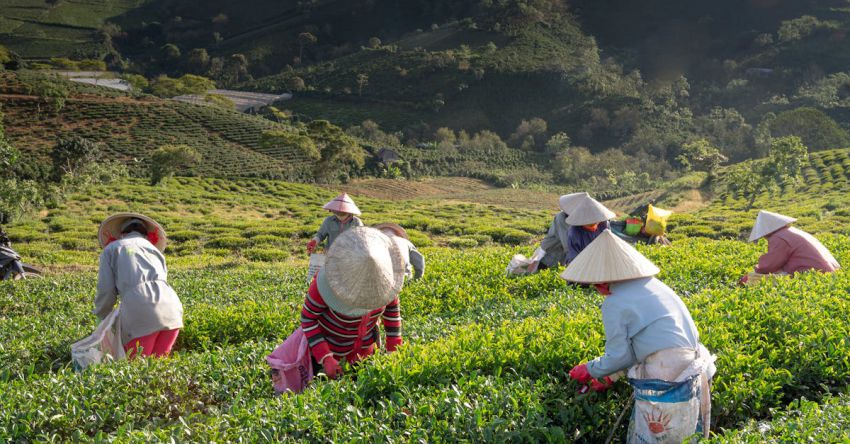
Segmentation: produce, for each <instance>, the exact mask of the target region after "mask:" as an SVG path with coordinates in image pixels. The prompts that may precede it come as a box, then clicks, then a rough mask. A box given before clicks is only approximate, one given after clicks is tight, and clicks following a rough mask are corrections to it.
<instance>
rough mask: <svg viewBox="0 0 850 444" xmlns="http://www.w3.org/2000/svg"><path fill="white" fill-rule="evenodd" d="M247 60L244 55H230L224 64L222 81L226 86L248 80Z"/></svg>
mask: <svg viewBox="0 0 850 444" xmlns="http://www.w3.org/2000/svg"><path fill="white" fill-rule="evenodd" d="M249 77H250V76H249V75H248V59H247V58H246V57H245V55H244V54H231V55H230V57H228V58H227V61H226V62H225V64H224V71H223V73H222V80H224V81H225V82H226V83H228V84H234V83H239V82H241V81H244V80H248V78H249Z"/></svg>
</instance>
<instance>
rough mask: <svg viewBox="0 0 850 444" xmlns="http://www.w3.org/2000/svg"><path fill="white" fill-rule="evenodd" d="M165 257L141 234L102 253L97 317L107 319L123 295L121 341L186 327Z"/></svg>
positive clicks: (95, 307) (113, 244) (131, 236)
mask: <svg viewBox="0 0 850 444" xmlns="http://www.w3.org/2000/svg"><path fill="white" fill-rule="evenodd" d="M167 277H168V271H167V270H166V267H165V256H163V255H162V253H161V252H160V251H159V250H157V249H156V247H154V246H153V244H151V243H150V242H149V241H148V240H147V239H146V238H145V237H144V236H142V235H141V234H139V233H135V232H134V233H129V234H127V235H125V236H124V237H122V238H121V239H118V240H116V241H113V242H112V243H110V244H109V245H107V246H106V248H104V249H103V252H102V253H101V254H100V270H99V272H98V278H97V296H96V297H95V300H94V314H96V315H97V317H98V318H100V319H104V318H105V317H106V316H107V315H109V313H110V312H111V311H112V308H113V307H114V306H115V303H116V302H117V300H118V298H117V296H118V295H121V312H120V314H119V320H120V322H121V334H122V338H121V339H122V342H123V343H124V344H127V343H128V342H130V340H132V339H136V338H140V337H142V336H146V335H149V334H151V333H154V332H157V331H160V330H172V329H175V328H183V304H181V303H180V299H179V298H178V297H177V294H176V293H174V290H173V289H172V288H171V286H169V285H168V283H166V279H167Z"/></svg>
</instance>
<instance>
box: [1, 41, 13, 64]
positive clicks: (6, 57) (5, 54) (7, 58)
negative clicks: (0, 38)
mask: <svg viewBox="0 0 850 444" xmlns="http://www.w3.org/2000/svg"><path fill="white" fill-rule="evenodd" d="M11 61H12V52H11V51H9V50H8V49H7V48H6V47H5V46H3V45H0V65H5V64H7V63H10V62H11Z"/></svg>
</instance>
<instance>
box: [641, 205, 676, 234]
mask: <svg viewBox="0 0 850 444" xmlns="http://www.w3.org/2000/svg"><path fill="white" fill-rule="evenodd" d="M671 214H673V212H672V211H669V210H662V209H661V208H655V207H653V206H652V205H651V204H650V205H649V209H648V210H647V212H646V228H644V231H646V234H648V235H650V236H663V235H664V231H666V230H667V219H669V218H670V215H671Z"/></svg>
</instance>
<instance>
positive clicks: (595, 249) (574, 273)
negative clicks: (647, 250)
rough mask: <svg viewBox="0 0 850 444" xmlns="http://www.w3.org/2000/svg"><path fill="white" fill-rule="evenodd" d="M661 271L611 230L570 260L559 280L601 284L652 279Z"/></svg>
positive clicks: (603, 233)
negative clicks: (645, 278) (651, 277)
mask: <svg viewBox="0 0 850 444" xmlns="http://www.w3.org/2000/svg"><path fill="white" fill-rule="evenodd" d="M659 271H660V270H659V269H658V267H656V266H655V264H653V263H652V262H650V261H649V259H647V258H646V257H644V256H643V255H642V254H640V252H639V251H637V250H635V248H634V247H632V246H631V245H629V244H628V243H627V242H626V241H624V240H622V239H620V238H619V237H617V236H616V235H615V234H614V233H612V232H611V230H605V231H603V232H602V234H600V235H599V237H597V238H596V239H594V240H593V242H591V243H590V245H588V246H587V247H586V248H585V249H584V250H582V252H581V253H579V254H578V256H576V258H575V259H573V261H572V262H570V264H569V265H568V266H567V269H566V270H564V272H563V273H562V274H561V277H562V278H563V279H565V280H567V281H570V282H578V283H581V284H603V283H608V282H620V281H627V280H630V279H639V278H644V277H650V276H655V275H656V274H658V272H659Z"/></svg>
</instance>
